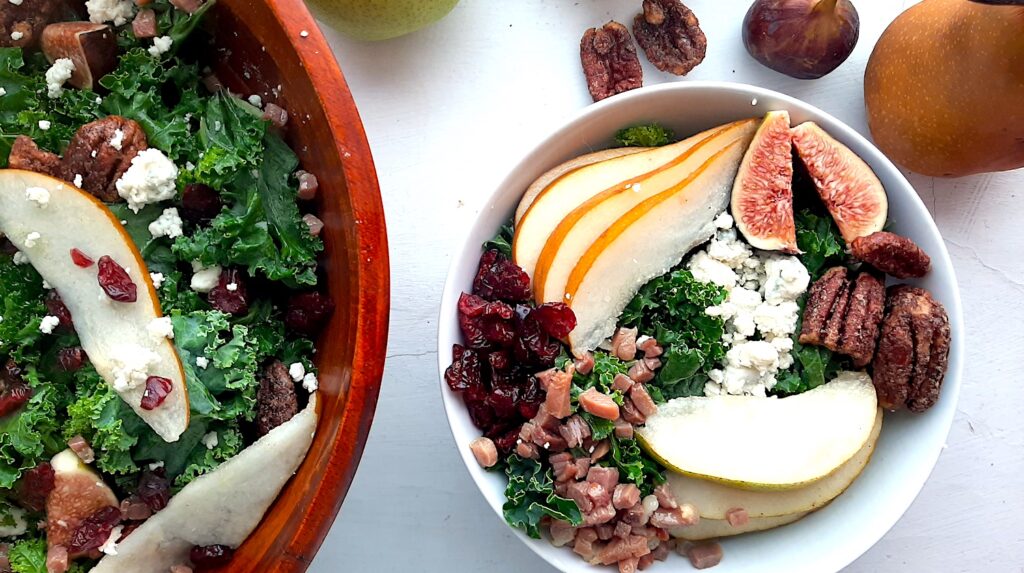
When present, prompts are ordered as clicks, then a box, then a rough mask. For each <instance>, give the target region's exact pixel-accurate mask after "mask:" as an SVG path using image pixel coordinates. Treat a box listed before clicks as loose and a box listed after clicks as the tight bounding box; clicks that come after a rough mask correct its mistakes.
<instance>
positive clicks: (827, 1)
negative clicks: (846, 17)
mask: <svg viewBox="0 0 1024 573" xmlns="http://www.w3.org/2000/svg"><path fill="white" fill-rule="evenodd" d="M1021 1H1024V0H1021ZM838 3H839V0H818V2H816V3H815V4H814V8H812V9H811V11H812V12H830V13H831V12H835V11H836V4H838Z"/></svg>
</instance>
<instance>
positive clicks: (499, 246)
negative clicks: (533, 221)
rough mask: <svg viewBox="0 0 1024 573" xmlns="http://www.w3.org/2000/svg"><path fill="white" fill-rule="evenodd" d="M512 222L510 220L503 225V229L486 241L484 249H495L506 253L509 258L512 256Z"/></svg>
mask: <svg viewBox="0 0 1024 573" xmlns="http://www.w3.org/2000/svg"><path fill="white" fill-rule="evenodd" d="M512 238H513V231H512V222H511V221H510V222H508V223H506V224H504V225H502V226H501V230H500V231H498V234H497V235H495V236H494V237H493V238H491V239H490V240H488V241H485V242H484V250H485V251H489V250H491V249H494V250H496V251H498V252H499V253H501V254H503V255H505V256H506V257H508V258H509V259H511V258H512Z"/></svg>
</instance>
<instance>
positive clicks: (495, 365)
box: [487, 350, 512, 372]
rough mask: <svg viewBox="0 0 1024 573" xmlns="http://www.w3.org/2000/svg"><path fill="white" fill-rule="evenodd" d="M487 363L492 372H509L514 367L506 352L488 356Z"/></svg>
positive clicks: (502, 351) (496, 351) (495, 352)
mask: <svg viewBox="0 0 1024 573" xmlns="http://www.w3.org/2000/svg"><path fill="white" fill-rule="evenodd" d="M487 362H489V363H490V365H491V371H492V372H497V371H499V370H508V369H509V367H511V366H512V359H511V358H510V357H509V355H508V351H506V350H495V351H494V352H492V353H490V354H488V355H487Z"/></svg>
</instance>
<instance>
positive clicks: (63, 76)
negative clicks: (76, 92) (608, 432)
mask: <svg viewBox="0 0 1024 573" xmlns="http://www.w3.org/2000/svg"><path fill="white" fill-rule="evenodd" d="M74 73H75V63H74V62H73V61H71V59H70V58H58V59H57V60H56V61H54V62H53V65H52V66H50V68H49V69H48V70H46V95H47V96H49V97H50V98H51V99H52V98H58V97H60V94H62V93H64V84H65V83H66V82H67V81H68V80H70V79H71V75H72V74H74Z"/></svg>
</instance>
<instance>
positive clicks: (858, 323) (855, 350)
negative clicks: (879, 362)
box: [836, 273, 885, 368]
mask: <svg viewBox="0 0 1024 573" xmlns="http://www.w3.org/2000/svg"><path fill="white" fill-rule="evenodd" d="M884 313H885V283H883V282H882V280H881V279H879V278H878V277H876V276H874V275H872V274H870V273H861V274H860V275H858V276H857V278H856V280H854V282H853V289H852V290H851V291H850V303H849V305H848V306H847V310H846V322H845V324H843V329H842V335H841V336H840V339H839V346H838V347H837V348H836V351H837V352H839V353H840V354H845V355H847V356H849V357H850V358H852V359H853V365H854V366H856V367H857V368H863V367H864V366H867V365H868V363H870V362H871V358H872V357H873V356H874V354H875V345H876V344H877V343H878V332H879V326H880V325H881V323H882V317H883V314H884Z"/></svg>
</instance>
